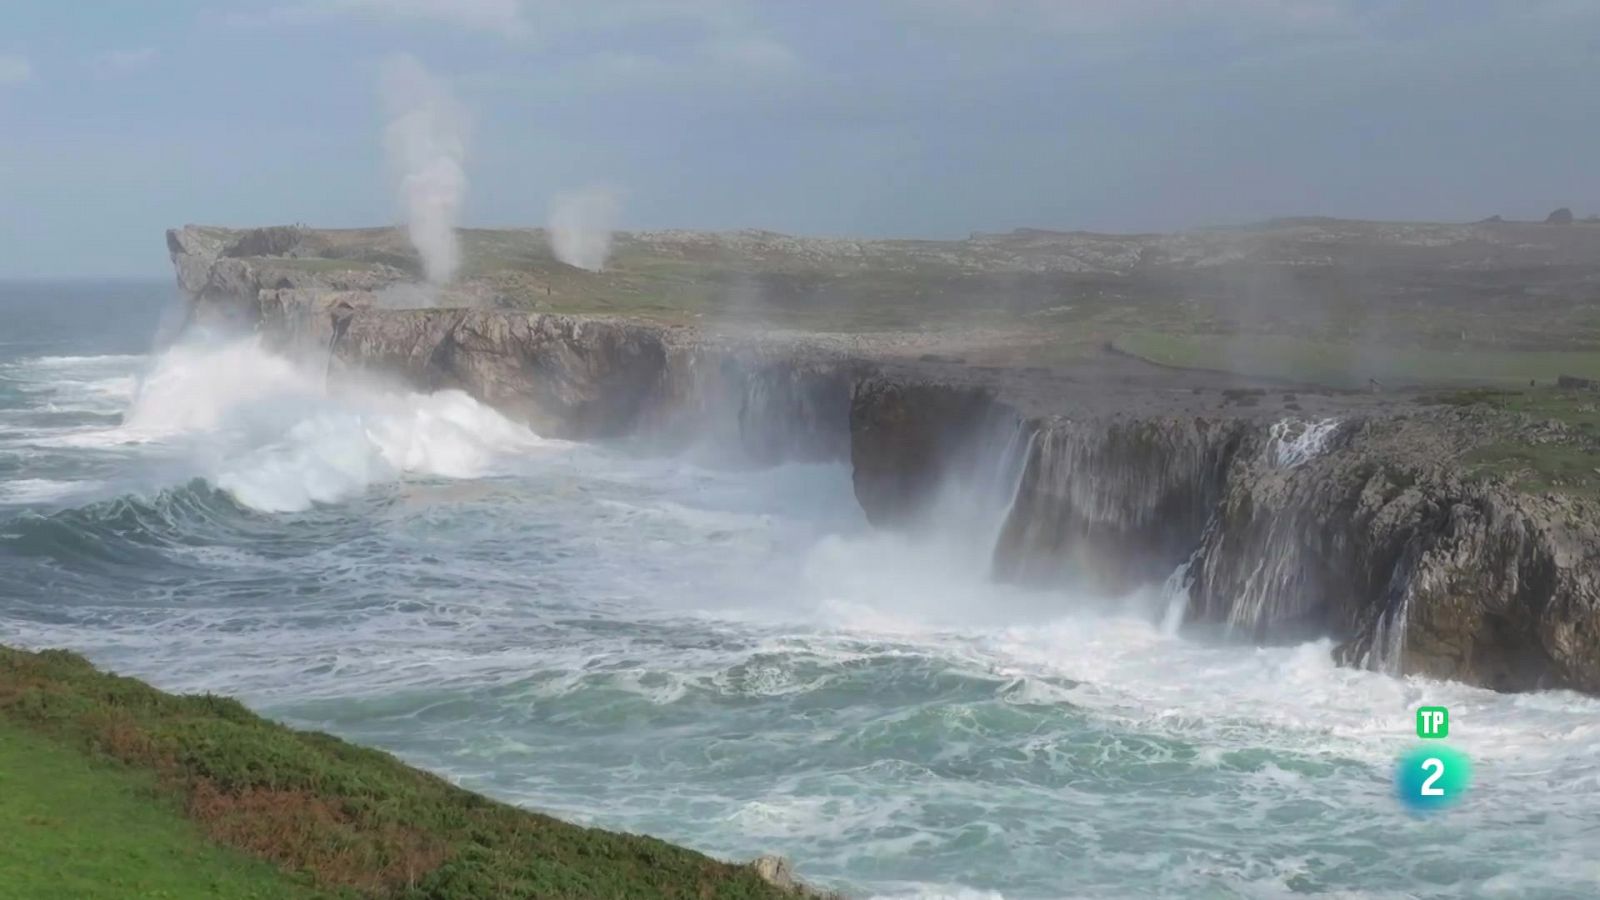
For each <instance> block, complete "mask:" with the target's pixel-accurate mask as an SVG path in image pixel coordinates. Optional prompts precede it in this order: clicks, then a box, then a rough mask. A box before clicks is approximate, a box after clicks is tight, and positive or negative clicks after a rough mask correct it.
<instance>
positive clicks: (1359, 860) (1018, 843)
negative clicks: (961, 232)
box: [0, 286, 1600, 898]
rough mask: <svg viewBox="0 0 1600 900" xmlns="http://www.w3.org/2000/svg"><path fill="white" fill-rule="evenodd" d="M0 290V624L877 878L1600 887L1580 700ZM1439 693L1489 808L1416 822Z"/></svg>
mask: <svg viewBox="0 0 1600 900" xmlns="http://www.w3.org/2000/svg"><path fill="white" fill-rule="evenodd" d="M5 290H12V289H6V288H0V304H5V309H4V312H5V314H6V320H7V321H8V322H11V323H22V327H23V329H24V330H23V331H22V333H21V334H18V335H16V336H15V337H14V338H13V337H8V338H7V339H6V340H7V343H5V344H4V345H0V642H5V643H15V644H21V645H25V646H34V647H43V646H66V647H70V648H74V649H78V650H80V651H83V652H85V653H87V654H88V655H89V656H90V657H91V658H92V659H93V660H95V661H96V662H97V663H100V664H102V665H105V666H108V667H110V668H113V669H116V670H118V671H122V672H126V673H128V674H133V675H138V676H141V677H145V678H148V679H150V680H151V681H153V682H154V683H156V684H158V685H160V686H162V687H166V688H169V689H177V690H209V691H216V692H221V693H228V694H235V695H238V696H240V697H241V698H242V699H244V700H245V701H246V702H248V703H250V704H251V705H253V706H254V707H256V708H257V709H260V710H261V711H263V712H265V713H267V714H269V715H272V716H276V717H279V718H281V719H284V720H286V721H288V722H290V723H292V724H295V725H299V726H304V727H312V728H318V729H323V730H327V731H330V732H333V733H336V734H339V735H341V736H343V737H346V738H349V739H351V740H355V741H359V742H362V743H366V744H370V745H373V746H378V747H382V748H384V749H387V750H390V751H393V752H395V753H397V754H399V755H400V756H401V757H403V758H405V759H406V760H408V761H410V762H412V763H415V764H417V765H421V766H425V767H427V768H430V769H433V770H435V771H438V772H441V773H444V774H445V775H447V776H448V777H450V778H453V779H455V780H457V781H459V782H460V783H462V784H463V785H465V786H467V787H470V788H472V789H475V790H479V791H483V792H485V793H488V794H491V795H494V796H496V797H500V798H503V799H506V800H510V801H513V802H517V803H523V804H526V805H529V806H532V807H536V808H539V809H542V810H547V811H550V812H553V813H555V814H558V815H562V816H565V817H568V818H571V819H575V820H578V821H582V822H585V823H591V824H595V825H600V826H604V827H610V828H620V829H628V830H635V831H643V832H648V833H651V834H656V835H659V836H662V837H665V838H668V839H671V840H675V841H678V842H681V843H685V844H688V845H690V846H693V847H696V848H699V849H702V850H706V851H708V852H712V853H716V854H719V855H723V856H727V857H731V858H748V857H751V856H754V855H756V854H757V853H760V852H767V851H777V852H782V853H785V854H788V855H790V856H791V857H793V858H794V859H795V860H796V862H797V864H798V866H799V868H800V871H801V873H802V874H803V875H805V876H806V877H808V878H811V879H813V880H815V881H817V882H820V883H824V884H827V885H829V886H834V887H839V888H842V889H844V890H847V891H849V892H851V893H853V894H855V895H859V896H873V895H883V896H969V897H991V896H1004V897H1007V898H1017V897H1062V896H1089V897H1133V896H1141V897H1142V896H1174V897H1191V896H1218V897H1232V896H1240V897H1278V896H1283V895H1285V894H1287V893H1291V892H1303V893H1311V894H1324V895H1331V896H1342V897H1469V896H1503V897H1578V896H1593V895H1594V887H1595V885H1596V884H1597V883H1600V862H1597V861H1596V859H1595V856H1594V853H1593V850H1594V847H1595V842H1596V837H1597V835H1600V802H1597V801H1600V702H1597V701H1596V700H1594V699H1590V698H1585V697H1580V696H1577V695H1573V694H1567V693H1535V694H1524V695H1499V694H1493V693H1490V692H1487V691H1482V690H1478V689H1474V688H1468V687H1463V686H1460V685H1455V684H1440V683H1434V682H1427V681H1422V680H1416V679H1397V678H1393V677H1390V676H1388V675H1384V674H1381V673H1376V672H1371V671H1364V670H1357V669H1340V668H1336V667H1334V666H1333V664H1332V663H1331V662H1330V660H1329V645H1328V643H1327V642H1325V641H1319V642H1312V643H1307V644H1302V645H1299V646H1292V647H1272V648H1257V647H1252V646H1248V645H1240V644H1237V643H1233V644H1216V643H1210V642H1208V641H1204V640H1200V639H1197V638H1186V637H1184V636H1181V635H1179V634H1175V633H1173V630H1172V629H1170V628H1163V627H1162V620H1163V619H1164V618H1170V609H1169V605H1168V602H1167V601H1168V599H1169V598H1164V597H1162V596H1160V590H1159V588H1152V589H1151V590H1150V591H1148V592H1145V593H1143V594H1140V595H1137V596H1133V597H1128V598H1089V597H1081V596H1075V595H1072V594H1069V593H1063V592H1053V591H1041V590H1024V589H1021V588H1015V587H1007V586H1004V585H998V584H995V583H993V582H991V581H990V580H989V578H988V552H989V545H988V544H986V542H992V538H993V535H992V534H990V535H978V536H975V535H972V534H959V533H942V532H940V531H939V530H938V529H933V530H931V531H929V532H928V533H919V534H917V535H915V536H903V535H896V534H888V533H882V532H876V531H874V530H872V529H871V528H870V527H869V526H868V525H867V524H866V523H865V521H864V519H863V517H862V515H861V513H860V511H859V509H858V507H857V506H856V504H855V502H854V498H853V496H852V492H851V486H850V472H849V470H848V468H847V467H846V466H845V465H843V464H837V465H790V466H781V467H777V468H770V469H744V470H737V471H734V470H721V469H712V468H705V467H702V466H700V465H697V464H696V462H695V461H694V460H693V459H681V458H661V457H659V456H652V455H650V454H649V453H648V452H647V450H648V448H642V447H636V446H631V445H621V446H601V445H583V444H572V443H566V442H560V441H551V440H545V439H542V438H540V437H539V436H538V435H536V434H533V433H532V432H530V431H529V430H528V429H526V428H524V427H522V426H520V425H518V424H516V423H514V422H511V421H508V420H507V419H506V418H504V417H502V416H500V415H499V414H497V413H495V412H494V411H492V410H490V409H487V408H485V407H483V406H482V405H480V404H478V403H476V402H475V401H474V400H472V399H471V398H469V397H467V396H465V395H462V394H458V393H448V392H447V393H442V394H433V395H418V394H414V393H409V392H404V391H395V390H392V389H386V388H385V387H383V386H381V385H368V386H363V387H350V388H344V389H341V390H338V391H334V392H330V391H328V390H326V389H325V386H324V385H323V384H322V381H321V378H320V377H318V376H316V375H312V374H308V373H305V372H303V371H300V370H297V369H296V368H294V367H293V366H291V365H289V364H288V363H286V362H284V361H282V360H279V359H277V358H275V357H272V356H271V355H269V354H267V353H265V352H264V351H262V350H261V349H260V347H259V346H258V345H256V344H255V343H254V342H253V341H251V340H249V339H233V340H226V339H218V338H210V339H206V340H201V341H198V342H195V343H185V344H181V345H178V346H175V347H173V348H171V349H169V350H166V351H165V352H163V353H160V354H157V355H153V356H151V355H145V354H143V353H141V352H139V351H140V347H141V345H142V344H144V343H145V341H144V340H143V335H144V334H148V332H149V330H150V326H149V325H145V326H143V327H142V329H141V328H139V327H136V326H135V325H134V324H133V323H135V322H139V321H147V322H152V323H153V321H154V318H155V309H156V306H155V303H154V301H155V300H156V299H159V297H154V298H149V299H146V293H141V292H140V291H138V290H134V289H128V290H129V292H130V293H129V295H128V296H122V295H117V296H115V297H113V298H107V297H106V296H104V294H105V290H106V289H105V288H101V287H91V286H80V287H76V288H73V289H72V290H73V291H76V292H77V293H72V294H71V295H70V296H67V297H53V296H52V297H38V296H33V295H28V294H22V295H20V296H18V295H12V296H6V295H5V294H4V293H3V292H4V291H5ZM52 290H59V291H67V290H68V289H67V288H52ZM144 290H145V291H146V292H149V291H151V290H153V289H144ZM69 293H70V292H69ZM156 293H157V294H159V292H156ZM112 300H115V302H116V304H120V305H116V306H115V307H114V309H113V305H112ZM69 303H76V304H79V309H80V310H82V311H81V312H80V313H79V314H78V315H76V316H74V317H73V319H72V320H71V323H70V327H69V326H68V325H65V324H61V323H54V324H53V322H52V320H51V318H50V316H49V315H47V314H46V312H45V311H44V310H45V309H46V308H47V307H49V308H55V307H59V306H62V305H64V304H69ZM101 307H104V308H105V309H106V310H108V311H110V312H108V313H107V314H106V315H96V314H94V310H97V309H100V308H101ZM111 312H115V314H114V315H113V314H111ZM135 312H137V313H138V316H144V317H147V318H146V319H142V320H141V319H139V318H138V317H137V316H135ZM30 328H31V329H32V330H31V331H30V330H28V329H30ZM96 329H99V330H96ZM129 335H137V336H138V337H137V339H135V338H133V337H129ZM1003 439H1004V440H1005V441H1010V442H1012V443H1016V444H1020V443H1021V442H1022V437H1021V435H1020V434H1019V435H1007V436H1003ZM1299 440H1300V441H1301V442H1302V443H1304V442H1306V441H1309V440H1310V439H1309V438H1305V437H1304V436H1302V437H1301V438H1300V439H1299ZM1008 446H1009V445H1008ZM1015 449H1016V448H1012V450H1011V451H1008V452H1014V451H1015ZM1015 477H1016V473H1015V472H1005V473H1001V474H1000V475H996V476H994V480H995V481H997V482H1000V481H1005V480H1006V479H1007V478H1009V479H1013V482H1012V483H1014V479H1015ZM1008 486H1009V485H1007V484H999V485H996V486H993V488H992V489H983V490H979V489H976V488H975V489H973V490H974V491H975V492H976V493H977V494H978V495H982V496H986V497H992V496H993V495H994V492H995V490H999V491H1004V490H1005V489H1006V488H1007V487H1008ZM957 493H958V494H959V492H957ZM950 502H966V501H963V500H962V499H961V498H960V497H959V496H955V497H954V499H952V500H951V501H950ZM985 527H987V526H985ZM1424 703H1426V704H1442V705H1446V706H1448V707H1449V708H1450V711H1451V714H1452V715H1451V718H1452V721H1451V740H1452V743H1453V745H1454V746H1456V747H1457V748H1458V749H1460V750H1462V751H1463V752H1465V753H1467V754H1468V755H1469V756H1471V757H1472V758H1473V760H1474V762H1475V778H1476V784H1475V787H1474V793H1473V794H1472V795H1471V796H1470V797H1469V798H1468V799H1467V801H1466V802H1465V804H1464V805H1463V806H1461V807H1459V808H1457V809H1456V810H1454V811H1452V812H1450V813H1448V814H1446V815H1444V816H1443V817H1440V818H1432V819H1426V820H1419V819H1415V818H1412V817H1410V816H1409V815H1407V814H1406V813H1405V812H1403V811H1402V809H1401V807H1400V805H1399V804H1398V803H1397V802H1396V801H1395V800H1394V798H1393V797H1392V795H1391V786H1390V775H1391V771H1390V767H1391V766H1392V765H1393V762H1394V760H1395V758H1396V757H1397V756H1398V755H1399V754H1400V753H1401V752H1402V751H1403V750H1405V749H1407V748H1408V747H1409V746H1410V745H1411V744H1412V743H1413V740H1414V738H1413V737H1412V735H1413V734H1414V731H1413V726H1412V716H1413V710H1414V709H1415V707H1416V706H1418V705H1421V704H1424Z"/></svg>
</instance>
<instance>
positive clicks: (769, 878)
mask: <svg viewBox="0 0 1600 900" xmlns="http://www.w3.org/2000/svg"><path fill="white" fill-rule="evenodd" d="M750 868H751V869H754V870H755V873H756V874H757V875H758V876H760V877H761V880H762V881H765V882H767V883H768V884H770V885H772V886H773V887H775V888H778V889H779V890H781V891H787V892H788V893H790V894H792V895H794V896H796V897H804V898H808V900H844V895H843V894H839V893H835V892H833V891H824V890H821V889H818V888H814V887H811V886H810V885H808V884H806V883H805V882H803V881H801V880H800V879H798V878H796V877H795V874H794V864H793V863H791V862H789V860H788V858H787V857H783V856H777V855H773V854H768V855H766V856H759V857H757V858H756V859H755V860H753V861H752V862H751V863H750Z"/></svg>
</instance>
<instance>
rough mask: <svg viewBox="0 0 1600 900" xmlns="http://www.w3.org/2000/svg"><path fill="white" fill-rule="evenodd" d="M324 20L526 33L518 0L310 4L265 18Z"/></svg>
mask: <svg viewBox="0 0 1600 900" xmlns="http://www.w3.org/2000/svg"><path fill="white" fill-rule="evenodd" d="M323 16H350V17H353V18H361V19H372V20H380V21H396V22H414V23H419V24H431V25H446V26H450V27H453V28H460V29H462V30H464V31H484V32H492V33H498V34H502V35H506V36H510V37H516V36H521V35H524V34H526V33H528V20H527V19H526V18H525V17H524V15H523V8H522V3H521V2H520V0H310V2H305V3H300V4H297V5H292V6H281V7H278V8H276V9H274V10H272V11H271V12H270V13H269V14H268V15H267V17H266V18H267V19H268V20H276V21H301V20H306V19H315V18H320V17H323Z"/></svg>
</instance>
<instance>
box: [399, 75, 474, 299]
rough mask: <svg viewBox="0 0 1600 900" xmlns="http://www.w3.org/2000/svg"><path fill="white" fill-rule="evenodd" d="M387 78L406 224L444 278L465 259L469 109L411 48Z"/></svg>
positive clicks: (431, 272)
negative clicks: (460, 233) (461, 234)
mask: <svg viewBox="0 0 1600 900" xmlns="http://www.w3.org/2000/svg"><path fill="white" fill-rule="evenodd" d="M380 80H381V85H382V92H383V103H384V108H385V110H386V112H387V114H388V124H387V126H386V127H385V128H384V135H383V144H384V150H385V151H386V153H387V154H388V157H389V165H390V168H391V170H392V171H393V173H394V178H395V186H396V190H397V192H398V194H399V200H400V205H401V207H402V209H403V210H404V212H405V217H406V227H407V229H408V231H409V232H410V235H411V243H412V245H414V246H415V247H416V248H417V253H418V254H420V255H421V256H422V267H423V271H424V272H425V273H426V275H427V277H428V280H429V281H430V282H433V283H435V284H442V283H444V282H446V281H449V280H450V279H451V277H452V276H454V275H455V273H456V269H457V268H459V267H460V265H461V245H460V244H459V243H458V241H457V239H456V223H457V222H459V221H460V219H461V203H462V200H463V198H464V197H465V196H466V192H467V174H466V171H465V170H464V169H463V168H462V162H463V160H464V158H465V156H466V148H467V134H466V132H467V116H466V112H465V111H464V110H463V109H462V107H461V104H460V103H458V102H456V99H455V98H454V97H452V96H451V95H450V91H449V90H448V89H447V88H446V87H445V85H444V84H443V83H442V82H440V81H439V79H437V78H435V77H434V76H433V75H432V74H430V73H429V72H428V70H427V69H426V68H425V67H424V66H423V65H422V63H420V62H418V61H417V59H416V58H415V57H413V56H410V55H408V54H399V55H396V56H393V57H390V58H389V59H388V60H387V61H385V63H384V65H383V71H382V73H381V79H380Z"/></svg>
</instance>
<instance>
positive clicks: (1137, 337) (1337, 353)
mask: <svg viewBox="0 0 1600 900" xmlns="http://www.w3.org/2000/svg"><path fill="white" fill-rule="evenodd" d="M1114 346H1115V347H1116V349H1118V350H1120V351H1122V352H1124V353H1128V354H1131V355H1133V356H1137V357H1140V358H1142V359H1145V360H1148V361H1149V362H1153V363H1156V364H1158V365H1163V366H1175V367H1178V368H1185V369H1207V370H1211V371H1218V372H1234V373H1237V374H1239V375H1246V376H1249V377H1252V378H1270V379H1275V380H1279V381H1292V382H1302V383H1312V384H1322V385H1327V386H1329V387H1362V386H1365V385H1366V383H1367V379H1369V378H1376V379H1378V380H1379V381H1381V382H1384V383H1385V384H1392V385H1411V384H1462V385H1467V384H1492V385H1503V386H1510V387H1514V386H1526V385H1527V384H1528V382H1529V381H1530V380H1535V381H1540V382H1545V383H1548V382H1552V381H1554V380H1555V379H1556V377H1557V376H1558V375H1583V376H1594V377H1600V351H1584V350H1491V349H1485V348H1482V347H1463V348H1462V349H1460V350H1454V351H1452V350H1440V349H1425V348H1410V347H1390V346H1383V345H1379V344H1374V343H1356V342H1351V341H1340V340H1335V339H1314V338H1303V337H1291V336H1287V335H1263V334H1163V333H1159V332H1148V331H1147V332H1136V333H1132V334H1126V335H1123V336H1121V337H1118V338H1117V339H1116V341H1115V342H1114Z"/></svg>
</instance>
